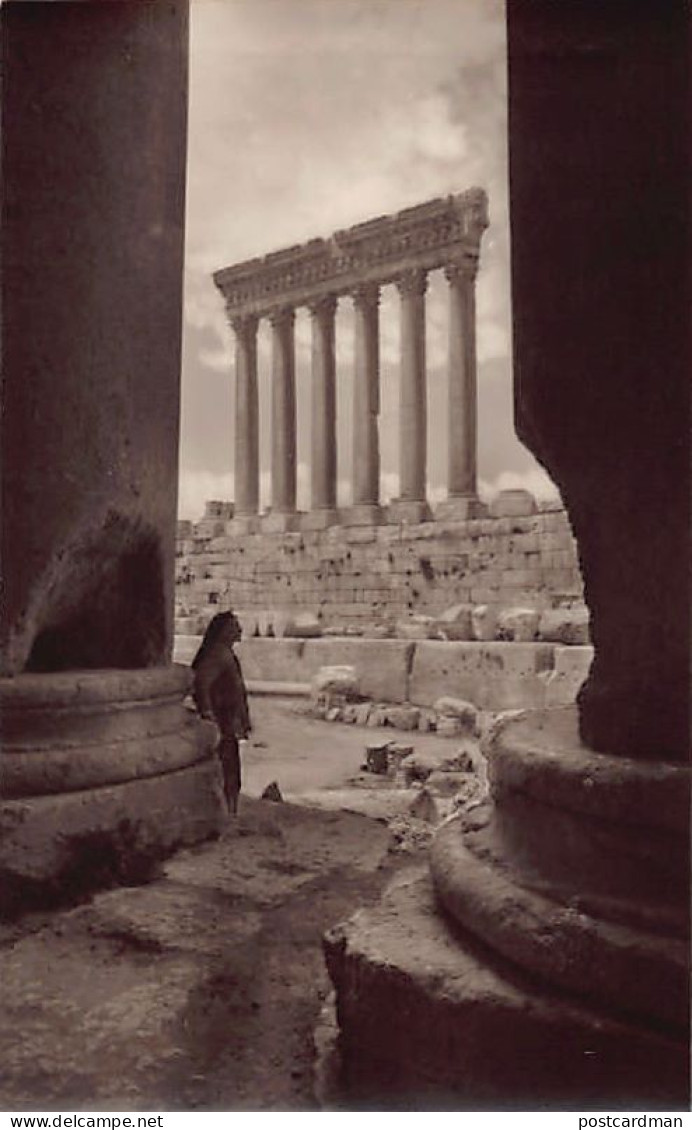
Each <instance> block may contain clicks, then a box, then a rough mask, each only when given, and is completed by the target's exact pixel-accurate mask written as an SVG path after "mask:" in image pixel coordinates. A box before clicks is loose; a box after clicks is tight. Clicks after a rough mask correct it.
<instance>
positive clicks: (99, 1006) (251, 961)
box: [0, 698, 449, 1111]
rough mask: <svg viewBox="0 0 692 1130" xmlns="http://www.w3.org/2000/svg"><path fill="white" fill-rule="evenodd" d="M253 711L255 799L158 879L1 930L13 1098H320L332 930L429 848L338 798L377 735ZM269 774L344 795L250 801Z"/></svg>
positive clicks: (76, 1104)
mask: <svg viewBox="0 0 692 1130" xmlns="http://www.w3.org/2000/svg"><path fill="white" fill-rule="evenodd" d="M252 712H253V719H254V731H253V735H252V742H251V743H248V745H247V746H246V748H245V751H244V754H243V759H244V777H245V785H244V796H243V798H242V800H241V813H240V816H239V818H238V819H237V820H236V821H234V822H230V823H229V825H228V828H227V830H226V831H225V832H224V834H223V835H222V837H221V839H220V840H218V841H216V842H213V843H209V844H205V845H201V846H199V847H197V848H195V849H192V850H187V851H182V852H180V853H178V854H177V855H176V856H175V857H174V858H173V859H171V860H169V861H168V863H166V864H165V865H164V866H163V868H162V870H161V873H160V875H159V877H158V878H156V879H155V880H154V881H153V882H151V883H149V884H147V885H146V886H141V887H129V888H120V889H115V890H111V891H106V892H103V893H101V894H98V895H96V896H95V897H93V898H92V899H91V900H90V901H89V902H87V903H85V904H84V905H81V906H77V907H74V908H72V909H66V910H62V911H57V912H53V913H51V914H32V915H27V916H26V917H25V918H23V919H22V920H20V921H19V922H18V923H15V924H13V925H12V926H11V928H6V929H5V932H4V934H3V935H2V938H3V944H2V946H1V947H0V984H1V985H2V989H1V990H0V999H1V1006H0V1064H2V1072H1V1076H0V1107H2V1109H5V1110H17V1111H19V1110H63V1111H69V1110H80V1109H81V1110H89V1109H91V1110H108V1109H113V1110H187V1109H190V1110H193V1109H197V1110H229V1111H234V1110H252V1111H263V1110H269V1111H291V1110H297V1111H301V1110H305V1111H309V1110H314V1109H316V1106H317V1100H316V1098H315V1067H316V1064H317V1067H318V1068H319V1057H316V1049H315V1028H316V1024H317V1022H318V1020H319V1017H320V1013H321V1010H322V1009H323V1005H324V1002H325V999H326V998H327V996H328V993H329V990H330V985H329V982H328V978H327V975H326V971H325V968H324V962H323V958H322V949H321V938H322V935H323V933H324V931H325V930H326V929H327V928H328V927H330V926H331V925H333V924H334V923H336V922H338V921H340V920H341V919H343V918H345V917H346V916H348V915H349V914H351V913H352V912H353V911H354V910H356V909H357V908H358V907H360V906H363V905H366V904H368V903H371V902H372V901H374V900H376V899H377V897H378V895H379V894H380V892H381V890H382V888H383V886H384V885H385V884H386V883H387V882H388V881H389V880H390V878H391V877H392V875H393V874H394V873H395V872H396V870H397V869H399V868H400V867H401V866H402V865H404V864H408V865H411V863H412V862H416V861H417V862H418V863H419V864H420V863H421V862H422V858H421V857H420V856H415V855H414V856H411V855H406V856H402V855H401V854H396V853H393V852H392V850H391V848H392V837H391V835H390V832H389V829H388V827H387V825H386V824H385V823H384V822H382V821H380V820H376V819H373V818H371V817H368V816H363V815H360V814H357V813H353V812H345V811H341V810H340V806H341V804H342V802H343V800H344V797H346V799H347V801H348V797H349V796H351V795H354V794H355V793H357V792H358V790H350V791H349V779H350V778H351V777H352V776H353V775H354V773H357V771H358V768H359V766H360V764H361V762H362V760H363V751H364V747H365V743H366V742H367V741H372V740H376V738H377V737H381V736H382V734H381V732H379V731H372V730H368V729H366V728H362V727H355V726H343V725H338V724H334V723H325V722H320V721H317V720H313V719H306V718H305V717H302V716H301V715H300V714H298V713H297V712H296V710H295V703H289V702H282V701H276V700H272V699H269V698H258V699H256V700H254V701H253V703H252ZM385 735H386V737H392V738H395V737H397V736H398V737H399V738H401V739H404V738H406V739H407V740H409V741H410V740H411V738H412V737H413V740H414V742H415V744H416V747H417V749H421V750H423V749H426V750H428V749H432V748H433V747H435V746H437V747H439V745H440V743H444V745H445V747H446V748H449V744H448V740H445V739H441V738H436V737H435V736H434V735H418V734H415V735H413V736H412V735H396V733H395V732H394V731H390V730H388V731H386V732H385ZM272 780H276V781H278V783H279V785H280V788H281V790H282V792H283V793H284V795H285V796H287V797H290V798H291V799H292V800H293V801H298V802H300V801H301V800H302V801H303V802H304V801H305V800H306V799H308V800H309V798H310V796H311V795H312V796H315V795H317V796H318V797H319V796H321V797H322V798H324V797H328V796H331V798H332V800H331V801H328V802H327V804H328V807H327V809H326V810H324V809H322V810H320V809H317V808H314V807H307V806H305V803H303V804H300V803H298V804H296V803H291V804H273V803H271V802H268V801H259V800H256V799H252V798H253V794H254V796H255V797H256V796H257V794H258V793H260V792H261V791H262V789H263V788H264V787H265V785H266V784H268V783H269V782H270V781H272ZM344 790H345V791H344ZM363 792H364V790H363V789H362V788H361V789H360V790H359V793H360V795H362V794H363ZM373 795H375V793H374V792H373ZM330 809H331V810H330Z"/></svg>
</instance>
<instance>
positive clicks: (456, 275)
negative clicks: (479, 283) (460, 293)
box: [444, 259, 478, 283]
mask: <svg viewBox="0 0 692 1130" xmlns="http://www.w3.org/2000/svg"><path fill="white" fill-rule="evenodd" d="M477 274H478V262H477V260H473V259H464V261H463V262H451V263H446V264H445V267H444V276H445V278H446V280H447V282H448V283H460V282H475V281H476V275H477Z"/></svg>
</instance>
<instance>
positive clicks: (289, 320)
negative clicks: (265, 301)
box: [269, 306, 296, 329]
mask: <svg viewBox="0 0 692 1130" xmlns="http://www.w3.org/2000/svg"><path fill="white" fill-rule="evenodd" d="M295 320H296V311H295V307H294V306H277V307H276V308H275V309H274V310H272V311H271V312H270V314H269V321H270V323H271V324H272V326H274V327H275V328H276V329H281V328H284V327H289V326H293V323H294V322H295Z"/></svg>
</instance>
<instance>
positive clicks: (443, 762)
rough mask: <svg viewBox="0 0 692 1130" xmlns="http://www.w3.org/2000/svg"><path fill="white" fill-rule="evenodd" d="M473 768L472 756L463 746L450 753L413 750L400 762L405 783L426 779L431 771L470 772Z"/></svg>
mask: <svg viewBox="0 0 692 1130" xmlns="http://www.w3.org/2000/svg"><path fill="white" fill-rule="evenodd" d="M473 768H474V761H473V758H472V757H471V756H470V754H469V752H468V750H467V749H466V748H464V747H463V746H462V747H460V748H458V749H455V750H454V752H450V753H444V752H438V753H423V752H414V753H412V754H409V755H408V756H406V757H405V758H404V759H403V760H402V762H401V770H402V772H403V774H404V777H405V779H406V783H407V784H411V783H412V782H413V781H426V780H427V779H428V777H429V776H430V775H431V773H436V772H440V773H448V772H449V773H458V772H470V771H472V770H473Z"/></svg>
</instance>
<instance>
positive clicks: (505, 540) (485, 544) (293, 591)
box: [176, 509, 582, 626]
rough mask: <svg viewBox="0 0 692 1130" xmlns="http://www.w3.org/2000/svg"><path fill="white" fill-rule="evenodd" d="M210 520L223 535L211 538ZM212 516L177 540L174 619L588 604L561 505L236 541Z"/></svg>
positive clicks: (385, 614) (357, 617) (378, 617)
mask: <svg viewBox="0 0 692 1130" xmlns="http://www.w3.org/2000/svg"><path fill="white" fill-rule="evenodd" d="M210 521H212V522H216V524H217V526H218V525H223V526H224V532H222V533H216V532H212V531H210ZM225 527H226V523H222V522H221V520H220V519H211V520H210V519H209V518H208V517H205V518H204V519H203V520H202V521H201V522H199V523H197V524H196V525H195V526H194V527H193V529H192V531H187V530H186V531H185V533H186V534H187V533H191V536H185V537H182V538H179V540H178V551H177V554H178V555H177V569H176V582H177V584H176V592H177V600H178V615H179V616H190V615H193V614H198V615H200V616H202V618H203V619H208V618H209V617H210V616H211V615H213V613H214V612H216V611H218V610H219V609H220V608H222V607H231V606H232V607H234V608H239V609H248V610H257V611H259V610H262V609H272V610H276V611H286V612H289V611H296V610H309V611H312V612H315V613H316V614H318V615H319V617H320V620H321V622H322V623H323V624H324V625H325V626H326V625H354V626H366V625H372V624H376V623H386V622H388V621H389V622H392V623H395V622H396V621H397V620H400V619H401V618H405V617H407V616H410V615H412V614H423V615H428V616H433V617H434V616H439V615H441V614H442V613H443V612H444V611H445V610H446V609H448V608H449V607H450V606H451V605H455V604H469V605H479V604H486V605H489V606H491V607H492V608H496V609H497V610H498V611H499V610H500V609H503V608H515V607H529V608H533V609H536V610H538V611H544V610H548V609H553V608H556V607H558V608H559V607H561V606H564V605H568V606H569V605H571V604H578V603H580V602H581V600H582V585H581V578H580V574H579V567H578V562H577V554H576V550H575V543H574V539H573V536H572V532H571V529H570V526H569V522H568V520H567V516H566V514H565V512H564V510H562V509H553V510H545V511H543V512H540V513H536V514H531V515H523V516H516V517H485V518H473V519H468V520H466V521H459V522H450V521H441V520H439V519H438V520H436V521H429V522H422V523H420V524H416V525H409V524H405V523H401V524H389V525H382V526H373V527H358V526H354V527H352V526H332V527H330V528H328V529H325V530H306V531H303V532H299V533H298V532H296V533H283V534H269V533H266V532H265V533H254V534H246V535H244V536H238V535H233V534H230V533H228V532H227V531H226V528H225Z"/></svg>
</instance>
